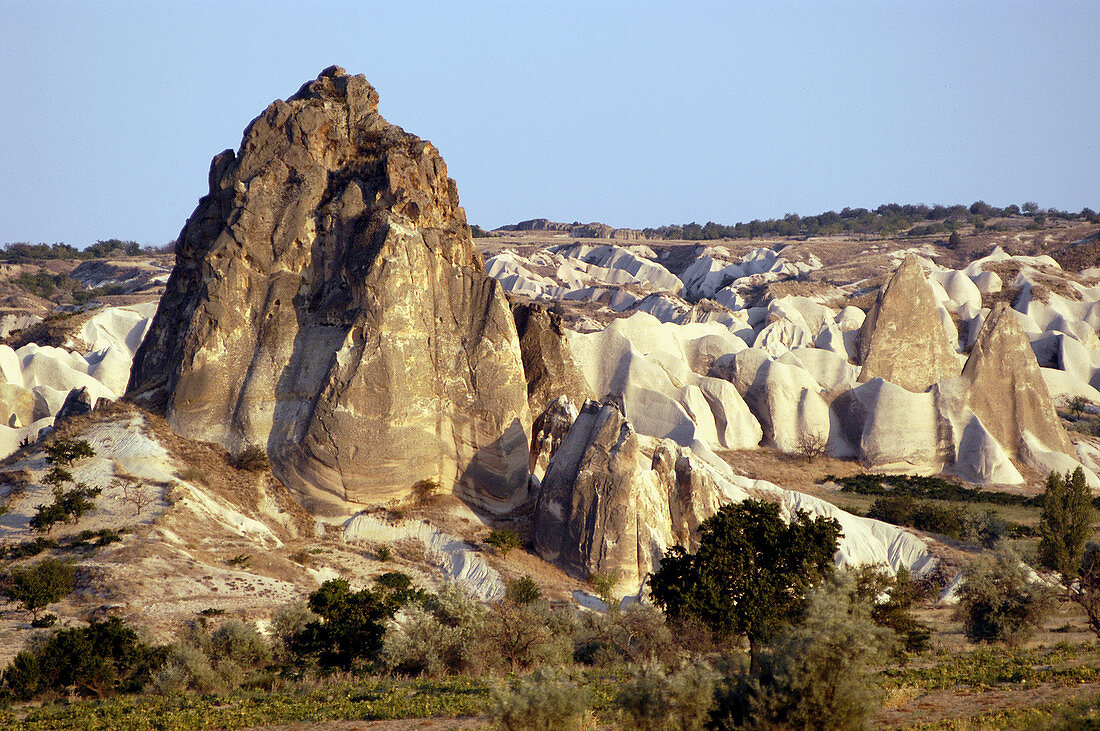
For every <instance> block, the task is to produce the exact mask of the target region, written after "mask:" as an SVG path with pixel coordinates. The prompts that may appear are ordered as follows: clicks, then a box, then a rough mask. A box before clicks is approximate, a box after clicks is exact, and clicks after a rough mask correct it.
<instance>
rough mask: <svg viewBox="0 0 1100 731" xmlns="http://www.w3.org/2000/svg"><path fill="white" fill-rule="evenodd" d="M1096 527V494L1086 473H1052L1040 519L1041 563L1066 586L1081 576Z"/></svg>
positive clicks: (1044, 496) (1048, 478)
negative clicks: (1083, 560)
mask: <svg viewBox="0 0 1100 731" xmlns="http://www.w3.org/2000/svg"><path fill="white" fill-rule="evenodd" d="M1092 525H1093V511H1092V492H1091V491H1090V490H1089V486H1088V483H1087V482H1086V481H1085V472H1084V470H1082V469H1081V468H1080V467H1078V468H1077V469H1076V470H1074V471H1073V474H1072V475H1070V474H1067V475H1066V476H1065V477H1063V476H1061V475H1059V474H1058V473H1056V472H1051V473H1050V474H1049V475H1048V476H1047V485H1046V492H1045V493H1044V494H1043V511H1042V513H1041V514H1040V515H1039V536H1040V537H1039V563H1040V565H1041V566H1043V567H1044V568H1048V569H1051V570H1053V571H1057V572H1058V573H1059V574H1060V575H1061V577H1062V583H1063V584H1065V585H1066V586H1069V585H1070V583H1072V581H1073V579H1074V577H1075V576H1076V575H1077V569H1078V567H1079V566H1080V565H1081V558H1082V556H1083V555H1084V551H1085V541H1086V540H1087V539H1088V537H1089V535H1090V534H1091V533H1092Z"/></svg>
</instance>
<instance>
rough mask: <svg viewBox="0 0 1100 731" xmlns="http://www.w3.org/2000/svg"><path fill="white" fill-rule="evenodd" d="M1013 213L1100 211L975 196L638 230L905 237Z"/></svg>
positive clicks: (1050, 215) (1094, 218)
mask: <svg viewBox="0 0 1100 731" xmlns="http://www.w3.org/2000/svg"><path fill="white" fill-rule="evenodd" d="M1017 216H1026V217H1028V218H1029V219H1030V221H1031V222H1032V224H1033V226H1035V224H1037V225H1038V226H1041V225H1045V223H1046V221H1047V220H1054V219H1062V220H1067V221H1072V220H1084V221H1088V222H1090V223H1098V222H1100V215H1098V214H1097V213H1096V212H1095V211H1093V210H1092V209H1091V208H1084V209H1082V210H1081V212H1080V213H1070V212H1068V211H1059V210H1058V209H1056V208H1051V209H1043V208H1040V207H1039V204H1037V203H1033V202H1027V203H1024V204H1023V205H1022V206H1018V205H1016V204H1012V205H1009V206H1006V207H1004V208H998V207H996V206H991V205H989V204H988V203H986V202H985V201H977V202H975V203H973V204H971V205H970V206H964V205H954V206H943V205H938V204H937V205H933V206H927V205H925V204H923V203H921V204H918V205H900V204H898V203H886V204H884V205H881V206H879V207H878V208H876V209H874V210H873V211H872V210H868V209H866V208H844V209H843V210H841V211H840V213H837V212H836V211H826V212H824V213H822V214H819V215H817V216H799V215H798V214H797V213H788V214H787V215H786V216H784V217H783V218H769V219H767V220H764V221H762V220H760V219H754V220H752V221H749V222H748V223H736V224H733V225H732V226H729V225H725V224H720V223H715V222H714V221H708V222H707V223H705V224H698V223H694V222H692V223H685V224H682V225H672V226H660V227H658V228H647V229H643V232H644V233H645V234H646V235H647V236H648V237H650V238H658V239H686V240H688V241H698V240H708V239H752V238H758V237H761V236H779V237H794V236H823V235H826V234H841V233H857V234H877V235H882V236H889V235H892V234H897V233H899V232H901V231H906V232H907V233H908V235H910V236H930V235H935V234H938V233H945V232H948V231H953V230H955V228H956V227H958V226H959V225H964V224H971V225H973V226H974V227H975V228H976V229H978V230H983V229H986V228H988V229H991V230H996V228H997V224H992V225H987V223H986V222H987V221H989V220H991V219H998V218H1013V217H1017ZM1035 227H1037V226H1035Z"/></svg>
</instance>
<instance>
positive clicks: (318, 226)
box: [129, 67, 530, 511]
mask: <svg viewBox="0 0 1100 731" xmlns="http://www.w3.org/2000/svg"><path fill="white" fill-rule="evenodd" d="M129 394H130V396H131V397H133V398H139V399H144V400H146V401H149V402H152V403H154V404H160V405H163V407H164V409H165V411H166V415H167V418H168V421H169V423H170V424H171V425H172V426H173V428H175V429H176V430H178V431H179V432H181V433H182V434H183V435H185V436H187V437H190V438H193V439H199V440H204V441H212V442H218V443H220V444H222V445H224V446H225V447H227V448H228V449H230V450H234V451H236V450H240V449H242V448H244V447H246V446H249V445H260V446H262V447H264V448H265V449H266V450H267V452H268V455H269V458H270V460H271V463H272V466H273V469H274V470H275V471H276V474H277V475H278V476H279V478H280V479H282V480H283V481H284V482H285V483H287V484H288V485H290V486H292V487H294V488H296V489H298V490H299V491H301V492H302V493H303V495H304V496H306V497H307V498H308V499H309V500H307V502H308V503H310V506H311V507H313V508H315V509H319V508H320V506H321V505H323V504H325V503H335V504H336V507H338V508H342V507H343V504H344V503H345V502H353V503H375V502H380V501H384V500H389V499H393V498H403V497H405V496H407V495H408V494H409V492H410V488H411V487H412V485H413V484H415V483H416V482H418V481H420V480H423V479H436V480H439V481H440V483H441V484H443V485H444V486H445V487H450V486H454V487H455V491H456V492H457V493H459V494H460V495H463V496H464V497H467V498H468V499H470V500H471V501H473V502H475V503H477V504H479V505H481V506H483V507H486V508H489V509H491V510H497V511H500V510H507V509H509V508H511V507H512V506H514V505H515V504H517V503H518V502H521V501H522V500H523V499H524V498H525V488H526V484H527V468H528V433H529V429H530V415H529V410H528V406H527V388H526V383H525V380H524V376H523V369H522V365H521V361H520V349H519V342H518V338H517V335H516V331H515V325H514V322H513V320H512V315H511V312H510V310H509V307H508V303H507V301H506V299H505V297H504V295H503V292H502V290H501V288H500V286H499V285H498V284H497V283H496V282H495V281H494V280H492V279H490V278H489V277H488V276H487V275H486V274H485V271H484V266H483V262H482V259H481V257H480V255H479V254H478V253H477V252H476V250H475V249H474V247H473V245H472V241H471V238H470V229H469V226H468V225H467V223H466V216H465V212H464V211H463V209H462V208H461V207H460V206H459V200H458V190H457V187H456V185H455V183H454V181H453V180H451V179H450V178H448V177H447V168H446V165H445V164H444V162H443V160H442V158H441V157H440V156H439V153H438V152H437V151H436V149H435V148H434V147H433V146H432V145H431V143H429V142H427V141H425V140H421V139H420V138H418V137H415V136H414V135H411V134H408V133H406V132H405V131H404V130H402V129H401V128H400V127H397V126H395V125H391V124H389V123H388V122H386V120H385V119H383V118H382V117H381V116H380V115H379V113H378V94H377V92H376V91H375V90H374V88H373V87H372V86H371V85H370V84H369V83H367V81H366V79H365V78H364V77H363V76H361V75H360V76H348V75H346V74H345V73H344V71H343V70H342V69H340V68H338V67H332V68H329V69H326V70H325V71H324V72H322V73H321V75H320V76H319V77H318V78H317V80H316V81H311V82H309V83H307V84H305V85H304V86H303V87H302V88H301V89H300V90H299V91H298V93H296V94H295V95H294V96H292V97H291V98H290V99H288V100H286V101H276V102H274V103H273V104H271V105H270V106H269V107H268V108H267V109H266V110H265V111H264V113H263V114H261V115H260V116H259V117H257V118H256V119H255V120H254V121H253V122H252V123H251V124H250V125H249V127H248V128H247V130H246V131H245V134H244V139H243V141H242V143H241V147H240V149H239V150H238V151H237V152H236V153H234V152H233V151H231V150H226V151H225V152H222V153H221V154H219V155H217V156H216V157H215V158H214V160H213V162H212V163H211V167H210V192H209V193H208V194H207V195H206V196H205V197H203V198H202V199H201V200H200V201H199V205H198V207H197V208H196V209H195V212H194V213H193V214H192V216H191V218H190V219H189V220H188V221H187V224H186V225H185V226H184V228H183V231H182V232H181V234H180V238H179V246H178V253H177V258H176V266H175V268H174V269H173V271H172V275H171V277H170V279H169V281H168V285H167V289H166V292H165V295H164V297H163V299H162V300H161V303H160V307H159V309H158V310H157V315H156V318H155V320H154V322H153V325H152V328H151V329H150V331H149V334H148V336H147V337H146V339H145V341H144V342H143V344H142V347H141V349H140V350H139V351H138V353H137V356H136V358H135V360H134V367H133V371H132V373H131V377H130V383H129Z"/></svg>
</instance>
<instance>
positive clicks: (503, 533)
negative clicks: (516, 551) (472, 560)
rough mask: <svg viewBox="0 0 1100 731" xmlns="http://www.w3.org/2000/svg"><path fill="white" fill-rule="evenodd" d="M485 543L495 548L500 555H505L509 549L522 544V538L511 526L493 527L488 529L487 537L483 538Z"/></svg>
mask: <svg viewBox="0 0 1100 731" xmlns="http://www.w3.org/2000/svg"><path fill="white" fill-rule="evenodd" d="M485 544H486V545H488V546H492V547H493V548H495V549H496V550H497V551H498V552H499V553H500V555H501V556H504V557H507V556H508V552H509V551H511V550H512V549H513V548H519V547H520V546H522V545H523V540H522V539H521V538H520V537H519V533H516V532H515V531H514V530H512V529H511V528H502V529H500V530H498V529H495V528H494V529H493V530H491V531H489V537H488V538H486V539H485Z"/></svg>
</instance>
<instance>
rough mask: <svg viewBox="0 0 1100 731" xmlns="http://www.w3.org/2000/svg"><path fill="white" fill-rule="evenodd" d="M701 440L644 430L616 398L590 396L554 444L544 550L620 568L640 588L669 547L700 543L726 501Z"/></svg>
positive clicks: (577, 571) (540, 531)
mask: <svg viewBox="0 0 1100 731" xmlns="http://www.w3.org/2000/svg"><path fill="white" fill-rule="evenodd" d="M693 459H694V458H693V457H692V455H691V450H689V449H684V448H682V447H679V446H678V445H677V444H676V443H674V442H672V441H671V440H667V439H654V438H652V437H640V436H639V435H638V434H636V433H635V431H634V429H633V428H632V427H631V425H630V424H629V422H627V420H626V418H625V417H624V416H623V414H622V412H621V411H619V409H618V407H616V406H615V405H614V404H600V403H597V402H595V401H588V402H586V403H585V404H584V407H583V408H582V409H581V412H580V414H579V416H578V417H577V419H576V421H575V422H574V423H573V425H572V427H571V428H570V429H569V431H568V433H567V434H566V436H565V439H564V440H563V441H562V442H561V445H560V447H558V449H557V450H556V451H555V452H554V456H553V459H552V460H551V462H550V466H549V469H548V470H547V472H546V477H545V479H544V480H543V483H542V487H541V489H540V491H539V495H538V501H537V503H536V506H535V517H534V538H535V550H536V551H538V553H539V555H540V556H542V557H543V558H544V559H546V560H548V561H553V562H555V563H557V564H558V565H559V566H561V567H562V568H563V569H565V570H566V571H569V572H570V573H572V574H574V575H576V576H580V577H582V578H585V577H588V576H589V575H591V574H593V573H612V572H613V573H615V574H616V575H617V576H618V577H619V579H620V583H619V592H620V593H624V592H633V591H635V590H637V588H638V587H639V586H640V585H641V583H642V582H643V581H644V579H645V577H646V575H647V574H648V573H650V572H651V571H653V569H654V568H656V566H657V565H658V564H659V563H660V560H661V556H662V555H663V554H664V551H665V549H667V548H668V547H669V546H672V545H676V544H679V545H683V546H686V547H688V548H689V549H692V550H694V548H695V547H696V543H695V541H696V530H697V528H698V527H699V524H700V523H701V522H702V521H703V520H705V519H706V518H707V517H709V516H710V515H713V514H714V513H715V512H716V511H717V510H718V507H719V505H721V504H722V503H723V502H726V501H727V500H728V498H724V497H723V495H722V492H721V490H720V489H719V487H718V486H717V485H716V484H715V483H714V481H713V480H712V479H710V478H709V477H708V476H707V474H706V473H705V472H704V471H702V470H699V469H697V468H696V467H695V466H694V465H693Z"/></svg>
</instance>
